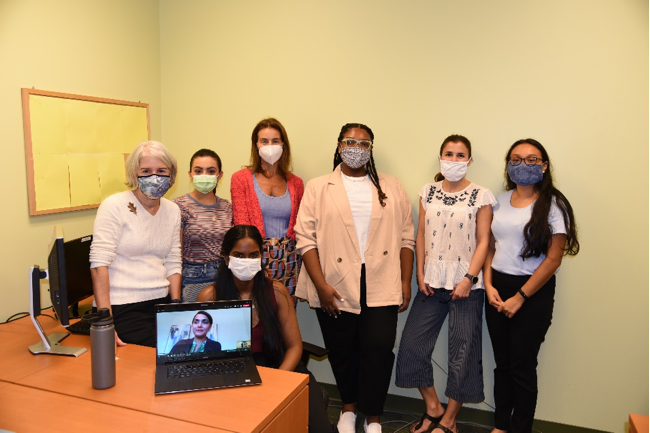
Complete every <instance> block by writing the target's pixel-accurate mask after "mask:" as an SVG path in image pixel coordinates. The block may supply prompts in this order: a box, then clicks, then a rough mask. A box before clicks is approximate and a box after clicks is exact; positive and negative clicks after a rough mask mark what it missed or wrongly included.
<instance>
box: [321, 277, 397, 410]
mask: <svg viewBox="0 0 650 433" xmlns="http://www.w3.org/2000/svg"><path fill="white" fill-rule="evenodd" d="M362 266H363V265H362ZM360 284H361V298H360V301H361V313H360V314H353V313H347V312H341V314H340V315H339V316H338V317H337V318H335V317H334V316H329V315H328V314H327V313H324V312H323V311H322V310H320V309H317V310H316V315H317V317H318V323H319V324H320V329H321V332H322V333H323V340H324V342H325V347H326V348H327V349H328V350H329V355H328V357H329V361H330V364H331V365H332V372H333V373H334V378H335V379H336V386H337V388H338V390H339V392H340V393H341V400H342V401H343V403H344V404H348V403H356V405H357V409H358V410H359V411H361V412H363V413H364V414H365V415H366V416H380V415H381V414H382V413H383V411H384V402H385V401H386V396H387V395H388V387H389V386H390V378H391V375H392V373H393V363H394V361H395V354H394V353H393V347H394V344H395V334H396V330H397V308H398V306H396V305H394V306H388V307H372V308H370V307H368V306H367V305H366V272H365V266H364V267H362V268H361V281H360Z"/></svg>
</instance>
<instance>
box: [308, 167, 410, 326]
mask: <svg viewBox="0 0 650 433" xmlns="http://www.w3.org/2000/svg"><path fill="white" fill-rule="evenodd" d="M379 184H380V185H381V188H382V190H383V191H384V193H386V196H387V197H388V198H387V199H386V200H385V202H386V206H385V207H382V206H381V205H380V204H379V199H378V198H377V189H376V188H375V187H374V186H373V189H372V191H373V200H372V213H371V218H370V230H369V232H368V241H367V243H366V251H365V258H366V287H367V301H366V302H367V304H368V306H369V307H380V306H387V305H400V304H401V303H402V279H401V276H402V271H401V268H400V263H401V262H400V253H401V250H402V248H409V249H411V250H413V249H414V246H415V228H414V225H413V216H412V213H411V203H410V202H409V199H408V197H407V195H406V193H405V192H404V189H403V188H402V185H401V184H400V183H399V181H398V180H397V179H396V178H394V177H393V176H389V175H386V174H383V173H379ZM296 241H297V248H298V251H299V252H300V254H304V253H306V252H307V251H309V250H311V249H314V248H317V249H318V255H319V259H320V266H321V269H322V270H323V275H324V276H325V281H327V283H328V284H329V285H331V286H332V287H334V288H335V289H336V290H337V291H338V292H339V294H340V295H341V296H342V297H343V299H345V302H339V301H338V300H337V301H336V303H337V304H338V307H339V309H341V310H343V311H348V312H351V313H356V314H358V313H359V312H361V306H360V302H359V301H360V300H359V297H360V288H359V281H360V279H361V255H360V252H359V245H358V241H357V234H356V231H355V228H354V220H353V218H352V210H351V209H350V202H349V200H348V195H347V193H346V191H345V186H344V185H343V179H342V178H341V167H340V165H339V166H338V167H337V168H336V169H335V170H334V171H333V172H332V173H330V174H326V175H325V176H321V177H317V178H316V179H312V180H310V181H309V182H308V183H307V188H306V189H305V196H304V198H303V201H302V205H301V206H300V211H299V212H298V221H297V222H296ZM296 296H297V297H299V298H302V299H307V300H308V301H309V304H310V305H311V306H312V307H314V308H318V307H320V300H319V299H318V292H317V291H316V286H314V283H313V282H312V281H311V279H310V278H309V274H308V273H307V271H306V269H303V270H302V272H300V275H299V277H298V285H297V287H296Z"/></svg>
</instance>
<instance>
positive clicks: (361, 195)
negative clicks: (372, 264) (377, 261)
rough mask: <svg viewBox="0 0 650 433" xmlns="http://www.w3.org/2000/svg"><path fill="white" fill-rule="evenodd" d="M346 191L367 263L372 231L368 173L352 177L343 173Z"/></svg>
mask: <svg viewBox="0 0 650 433" xmlns="http://www.w3.org/2000/svg"><path fill="white" fill-rule="evenodd" d="M341 177H342V178H343V186H344V187H345V192H347V193H348V201H349V202H350V210H351V211H352V219H353V220H354V230H355V231H356V232H357V242H359V253H360V254H361V263H366V244H367V243H368V233H369V232H370V216H371V214H372V182H371V181H370V178H369V177H368V175H365V176H363V177H351V176H346V175H344V174H343V173H341Z"/></svg>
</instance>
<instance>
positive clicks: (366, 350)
mask: <svg viewBox="0 0 650 433" xmlns="http://www.w3.org/2000/svg"><path fill="white" fill-rule="evenodd" d="M373 139H374V134H373V133H372V130H371V129H370V128H368V127H367V126H365V125H362V124H347V125H345V126H343V128H342V129H341V133H340V134H339V137H338V144H337V148H336V152H335V154H334V171H333V172H332V173H330V174H327V175H325V176H321V177H318V178H316V179H313V180H311V181H310V182H309V183H308V184H307V187H306V189H305V194H304V196H303V200H302V203H301V205H300V210H299V212H298V219H297V222H296V226H295V231H296V240H297V248H298V250H299V252H300V253H301V254H302V257H303V261H304V264H305V269H306V270H307V272H302V273H301V274H300V276H299V278H298V286H297V289H296V296H297V297H299V298H302V299H306V300H308V301H309V304H310V305H311V306H312V307H313V308H316V314H317V316H318V321H319V324H320V327H321V331H322V333H323V339H324V341H325V346H326V347H327V349H328V350H329V360H330V364H331V365H332V371H333V373H334V377H335V379H336V384H337V387H338V389H339V392H340V393H341V399H342V401H343V408H342V411H341V416H340V417H339V421H338V429H339V432H340V433H348V432H350V433H352V432H354V431H355V424H356V411H357V409H358V410H359V411H361V412H363V413H364V415H365V416H366V422H365V425H364V428H365V431H367V432H371V433H376V432H381V425H380V424H379V421H380V417H381V415H382V412H383V405H384V401H385V399H386V395H387V393H388V387H389V384H390V377H391V374H392V369H393V362H394V359H395V356H394V354H393V346H394V343H395V334H396V329H397V313H398V311H403V310H406V308H407V307H408V304H409V301H410V299H411V274H412V271H413V249H414V244H415V237H414V226H413V218H412V215H411V204H410V202H409V200H408V197H407V196H406V193H405V192H404V190H403V188H402V185H401V184H400V183H399V181H398V180H397V179H395V178H394V177H392V176H388V175H385V174H382V173H378V172H377V170H376V169H375V164H374V160H373V158H372V150H373Z"/></svg>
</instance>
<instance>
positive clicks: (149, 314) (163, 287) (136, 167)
mask: <svg viewBox="0 0 650 433" xmlns="http://www.w3.org/2000/svg"><path fill="white" fill-rule="evenodd" d="M176 169H177V166H176V159H175V158H174V156H173V155H172V154H171V153H170V152H169V150H168V149H167V148H166V147H165V146H164V145H163V144H162V143H159V142H157V141H146V142H142V143H140V144H139V145H138V146H137V147H136V148H135V149H134V150H133V152H131V154H130V155H129V158H128V159H127V161H126V176H127V182H126V184H127V186H129V187H130V188H131V190H130V191H124V192H119V193H117V194H113V195H112V196H110V197H108V198H107V199H106V200H104V201H103V202H102V204H101V205H100V206H99V209H98V210H97V217H96V218H95V226H94V229H93V243H92V245H91V247H90V268H91V269H90V273H91V276H92V279H93V290H94V292H95V302H96V303H97V307H98V308H104V307H105V308H108V309H110V310H111V311H112V314H113V318H114V321H115V332H116V340H115V341H116V343H117V345H119V346H124V345H125V344H126V343H133V344H139V345H143V346H150V347H155V346H156V319H155V311H154V306H155V305H156V304H162V303H166V302H169V301H170V300H171V301H172V302H174V301H177V302H180V297H181V293H180V290H181V289H180V288H181V266H182V265H181V244H180V226H181V213H180V210H179V209H178V206H176V205H175V204H174V203H172V202H171V201H169V200H166V199H164V198H162V196H163V195H164V194H165V193H166V192H167V190H169V188H170V187H171V186H172V185H173V184H174V181H175V180H176Z"/></svg>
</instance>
